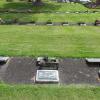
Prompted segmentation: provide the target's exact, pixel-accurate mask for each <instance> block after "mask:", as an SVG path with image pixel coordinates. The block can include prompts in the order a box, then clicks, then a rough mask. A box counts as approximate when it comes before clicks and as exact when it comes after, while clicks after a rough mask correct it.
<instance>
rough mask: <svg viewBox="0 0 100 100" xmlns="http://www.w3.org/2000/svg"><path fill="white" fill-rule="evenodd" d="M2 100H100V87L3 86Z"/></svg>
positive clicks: (0, 92)
mask: <svg viewBox="0 0 100 100" xmlns="http://www.w3.org/2000/svg"><path fill="white" fill-rule="evenodd" d="M0 100H100V87H93V86H79V85H78V86H77V85H76V86H75V85H70V86H59V85H58V86H57V85H56V86H55V85H54V86H53V85H42V86H40V85H34V86H32V85H14V86H11V85H2V84H1V85H0Z"/></svg>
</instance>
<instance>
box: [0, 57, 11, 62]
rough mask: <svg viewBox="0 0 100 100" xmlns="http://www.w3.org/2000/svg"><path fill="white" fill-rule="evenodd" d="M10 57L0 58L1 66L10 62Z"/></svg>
mask: <svg viewBox="0 0 100 100" xmlns="http://www.w3.org/2000/svg"><path fill="white" fill-rule="evenodd" d="M8 59H9V57H0V64H5V63H6V62H7V61H8Z"/></svg>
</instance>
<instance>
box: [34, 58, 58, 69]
mask: <svg viewBox="0 0 100 100" xmlns="http://www.w3.org/2000/svg"><path fill="white" fill-rule="evenodd" d="M36 66H39V67H40V69H42V68H43V67H52V68H53V69H56V70H57V69H58V67H59V60H58V59H56V58H54V57H38V58H37V61H36Z"/></svg>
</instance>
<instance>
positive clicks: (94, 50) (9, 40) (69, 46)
mask: <svg viewBox="0 0 100 100" xmlns="http://www.w3.org/2000/svg"><path fill="white" fill-rule="evenodd" d="M15 1H18V0H15ZM44 2H45V5H44V6H40V7H33V6H32V4H31V3H26V2H22V3H20V2H12V3H7V2H5V0H0V10H1V9H3V10H8V9H11V10H12V9H15V10H27V9H32V10H33V11H37V12H39V11H42V13H35V14H33V13H9V12H6V13H0V18H2V19H3V20H12V19H15V18H17V19H18V20H20V21H41V22H42V21H48V20H51V21H54V22H64V21H68V22H81V21H82V22H94V21H95V20H96V19H100V13H91V14H90V13H82V14H56V13H46V12H45V11H53V12H56V11H60V12H66V11H71V12H74V11H83V12H84V11H87V10H88V11H93V10H96V11H99V10H100V9H99V7H98V8H96V9H89V8H86V7H85V6H84V5H81V4H65V3H57V2H55V1H48V0H46V1H44ZM99 44H100V26H34V25H21V26H19V25H0V55H1V56H10V57H12V56H13V57H15V58H16V57H19V59H17V60H16V59H15V58H14V59H12V60H11V62H10V64H9V66H8V68H7V69H6V68H5V67H7V66H6V65H4V67H2V66H0V72H1V73H0V75H1V76H2V75H5V77H3V78H4V81H2V80H1V83H0V100H33V99H34V100H61V99H62V100H90V99H92V100H99V99H100V87H99V86H98V85H96V84H99V83H98V82H99V81H100V80H97V79H96V78H97V77H95V76H96V75H97V70H98V68H95V67H94V68H92V67H87V65H86V63H84V60H80V59H81V58H82V59H84V58H85V57H89V58H99V57H100V45H99ZM37 56H49V57H50V56H52V57H58V58H60V59H64V60H63V61H62V66H61V67H60V69H59V72H60V73H62V74H60V75H61V76H60V77H61V79H62V80H60V82H61V83H67V82H68V84H71V83H73V84H71V85H65V84H60V83H59V84H34V83H33V82H32V84H34V85H32V84H24V83H28V82H29V81H30V80H28V81H26V80H27V79H30V76H31V74H32V75H33V74H34V73H33V72H34V70H35V67H34V66H33V63H34V61H33V60H32V59H30V57H37ZM20 57H25V58H24V59H22V60H21V59H20ZM27 57H29V59H27ZM66 58H68V59H66ZM73 58H75V60H73ZM77 58H79V62H78V60H77ZM25 59H26V60H25ZM31 60H32V61H31ZM13 61H14V62H13ZM30 61H31V63H30ZM22 62H23V63H22ZM28 62H29V63H28ZM8 63H9V62H8ZM8 63H7V64H8ZM28 65H29V66H28ZM74 65H75V66H74ZM77 65H79V66H77ZM81 65H83V66H81ZM27 66H28V67H29V70H28V67H27ZM66 66H68V68H67V67H66ZM2 68H3V70H1V69H2ZM71 68H72V69H71ZM87 69H88V70H87ZM80 70H82V71H83V72H84V73H83V72H82V71H80ZM2 71H5V72H6V73H2ZM77 71H78V72H79V73H77ZM26 72H27V73H26ZM30 72H31V73H30ZM66 72H68V73H66ZM70 72H72V73H70ZM88 72H89V73H88ZM76 73H77V75H78V77H79V79H77V76H75V79H73V80H72V77H73V74H76ZM28 75H29V76H28ZM66 75H67V76H68V78H66ZM24 76H25V77H24ZM15 77H16V78H15ZM84 77H87V78H84ZM89 77H90V78H89ZM91 77H94V78H93V79H91ZM0 78H1V77H0ZM70 78H71V80H70ZM22 79H23V80H22ZM32 79H34V78H32ZM65 79H66V80H65ZM68 79H69V80H68ZM75 80H76V81H75ZM31 81H32V80H31ZM72 81H73V82H72ZM74 81H75V82H74ZM91 81H92V82H91ZM18 82H19V83H18ZM84 82H85V83H84ZM8 83H9V85H8ZM12 83H15V84H12ZM82 83H84V84H82ZM86 83H88V84H86ZM94 84H95V85H94Z"/></svg>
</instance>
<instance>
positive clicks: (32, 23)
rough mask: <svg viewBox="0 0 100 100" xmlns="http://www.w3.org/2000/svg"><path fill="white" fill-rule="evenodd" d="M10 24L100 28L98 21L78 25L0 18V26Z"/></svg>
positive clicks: (99, 21)
mask: <svg viewBox="0 0 100 100" xmlns="http://www.w3.org/2000/svg"><path fill="white" fill-rule="evenodd" d="M10 24H12V25H13V24H18V25H28V24H29V25H54V26H56V25H57V26H59V25H63V26H77V25H79V26H86V25H87V26H91V25H92V26H93V25H95V26H100V20H95V22H94V23H92V22H91V23H85V22H78V23H72V22H71V23H69V22H52V21H51V20H48V21H47V22H35V21H29V22H28V21H27V22H20V21H19V20H18V19H13V20H3V19H1V18H0V25H10Z"/></svg>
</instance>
